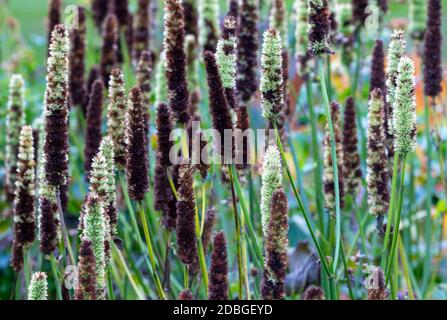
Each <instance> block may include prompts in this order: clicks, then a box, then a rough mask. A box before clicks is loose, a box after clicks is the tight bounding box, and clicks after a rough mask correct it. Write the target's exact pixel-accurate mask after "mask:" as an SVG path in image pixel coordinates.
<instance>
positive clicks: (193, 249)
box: [176, 164, 197, 265]
mask: <svg viewBox="0 0 447 320" xmlns="http://www.w3.org/2000/svg"><path fill="white" fill-rule="evenodd" d="M192 172H193V170H192V167H191V166H190V165H189V164H183V165H180V167H179V188H178V189H177V193H178V197H179V199H178V201H177V229H176V230H177V255H178V257H179V259H180V261H181V262H183V263H184V264H186V265H192V264H194V263H195V262H196V261H197V239H196V224H195V195H194V188H193V183H194V179H193V176H192Z"/></svg>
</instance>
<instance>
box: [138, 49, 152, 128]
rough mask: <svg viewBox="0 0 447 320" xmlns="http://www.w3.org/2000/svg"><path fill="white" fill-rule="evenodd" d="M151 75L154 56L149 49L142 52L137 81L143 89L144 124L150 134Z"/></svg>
mask: <svg viewBox="0 0 447 320" xmlns="http://www.w3.org/2000/svg"><path fill="white" fill-rule="evenodd" d="M151 77H152V56H151V53H150V52H149V51H143V52H141V54H140V60H139V61H138V66H137V73H136V78H137V83H138V86H139V87H140V89H141V93H142V95H143V100H144V124H145V126H146V135H148V134H149V127H150V123H149V121H150V114H149V107H150V93H151Z"/></svg>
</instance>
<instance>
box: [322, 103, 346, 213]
mask: <svg viewBox="0 0 447 320" xmlns="http://www.w3.org/2000/svg"><path fill="white" fill-rule="evenodd" d="M331 116H332V123H333V125H334V135H335V151H336V155H337V169H338V186H339V194H340V208H343V207H344V205H345V202H344V195H345V183H344V172H343V168H344V158H343V143H342V140H343V138H342V132H341V129H340V126H341V121H340V105H339V104H338V103H337V102H332V104H331ZM323 183H324V200H325V207H326V208H327V209H328V210H329V213H330V214H331V215H334V213H335V205H336V204H335V177H334V170H333V164H332V152H331V138H330V133H329V126H328V125H326V136H325V139H324V173H323Z"/></svg>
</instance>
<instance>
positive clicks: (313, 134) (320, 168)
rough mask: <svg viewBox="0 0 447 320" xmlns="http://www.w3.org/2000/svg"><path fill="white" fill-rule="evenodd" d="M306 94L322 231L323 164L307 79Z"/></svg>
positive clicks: (323, 226) (310, 86) (322, 228)
mask: <svg viewBox="0 0 447 320" xmlns="http://www.w3.org/2000/svg"><path fill="white" fill-rule="evenodd" d="M306 95H307V105H308V107H309V122H310V129H311V137H312V156H313V159H314V162H315V164H316V168H315V171H314V183H315V189H314V190H315V199H316V202H317V212H318V222H319V224H320V232H322V233H324V230H325V224H324V204H323V199H324V195H323V180H322V178H321V177H322V173H323V164H322V161H321V157H320V152H319V150H320V144H319V141H318V131H317V117H316V115H315V109H314V104H313V100H312V83H311V81H310V80H309V79H308V80H307V81H306Z"/></svg>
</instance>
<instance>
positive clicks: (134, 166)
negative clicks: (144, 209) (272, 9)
mask: <svg viewBox="0 0 447 320" xmlns="http://www.w3.org/2000/svg"><path fill="white" fill-rule="evenodd" d="M126 124H127V130H126V140H127V149H126V174H127V183H128V189H129V195H130V197H131V198H132V199H133V200H135V201H142V200H143V199H144V196H145V194H146V192H147V191H148V189H149V160H148V145H147V142H148V139H147V137H146V127H145V124H144V104H143V96H142V94H141V90H140V88H139V87H134V88H133V89H132V90H131V91H130V94H129V108H128V111H127V119H126Z"/></svg>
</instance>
